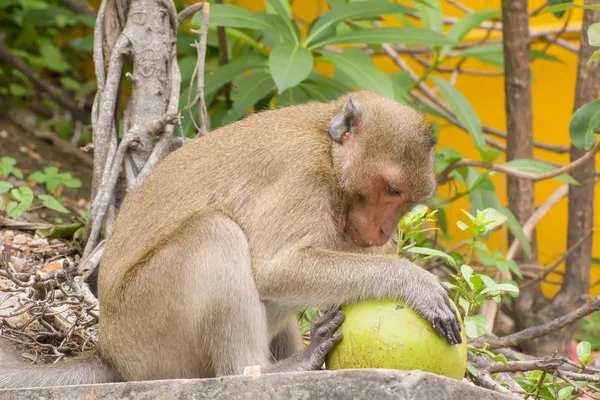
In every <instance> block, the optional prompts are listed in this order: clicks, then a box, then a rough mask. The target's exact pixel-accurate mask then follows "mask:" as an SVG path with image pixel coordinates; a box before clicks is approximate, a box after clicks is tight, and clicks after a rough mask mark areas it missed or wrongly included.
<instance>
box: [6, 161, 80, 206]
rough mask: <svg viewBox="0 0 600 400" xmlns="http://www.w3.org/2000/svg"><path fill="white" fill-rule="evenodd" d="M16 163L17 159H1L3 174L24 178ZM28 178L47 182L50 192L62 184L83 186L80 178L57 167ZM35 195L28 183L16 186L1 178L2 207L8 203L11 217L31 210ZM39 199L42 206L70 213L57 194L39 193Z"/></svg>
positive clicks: (55, 190)
mask: <svg viewBox="0 0 600 400" xmlns="http://www.w3.org/2000/svg"><path fill="white" fill-rule="evenodd" d="M15 165H16V161H15V159H13V158H10V157H2V158H1V159H0V172H1V173H2V176H5V177H6V178H8V176H9V175H12V176H14V177H16V178H18V179H22V178H23V174H22V172H21V170H19V169H17V168H16V167H15ZM27 178H28V181H30V182H36V183H45V186H46V190H48V191H49V192H57V191H58V190H59V189H60V188H61V187H62V186H64V187H67V188H78V187H80V186H81V181H79V179H76V178H73V176H72V175H71V174H70V173H66V172H62V173H61V172H59V170H58V168H56V167H48V168H45V169H44V171H43V172H42V171H36V172H33V173H32V174H31V175H29V176H28V177H27ZM35 197H36V196H35V195H34V193H33V190H31V188H30V187H28V186H26V185H21V186H18V187H15V186H14V184H13V183H12V182H9V181H5V180H0V209H2V207H3V206H4V204H5V203H6V209H5V212H6V215H8V216H9V217H10V218H18V217H19V216H21V214H23V213H24V212H26V211H29V210H31V208H32V207H33V206H35V204H34V200H35ZM5 198H6V201H5ZM37 199H38V200H39V201H40V206H42V207H46V208H48V209H50V210H54V211H57V212H60V213H63V214H69V213H70V211H69V210H68V209H67V208H65V207H64V206H63V205H62V203H61V201H60V200H59V199H57V198H56V197H55V196H51V195H49V194H38V195H37Z"/></svg>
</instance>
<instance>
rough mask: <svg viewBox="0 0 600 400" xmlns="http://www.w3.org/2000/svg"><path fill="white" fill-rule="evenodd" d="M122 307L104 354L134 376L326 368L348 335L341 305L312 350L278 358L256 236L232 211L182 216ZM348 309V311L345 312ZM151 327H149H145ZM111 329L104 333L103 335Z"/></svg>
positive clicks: (318, 328) (319, 326)
mask: <svg viewBox="0 0 600 400" xmlns="http://www.w3.org/2000/svg"><path fill="white" fill-rule="evenodd" d="M123 290H124V291H123V293H122V296H123V298H124V299H127V298H129V299H136V301H135V302H134V301H123V302H121V303H120V304H119V307H120V308H119V312H118V313H116V314H114V313H115V311H113V310H110V309H107V310H106V311H107V312H109V313H110V321H109V320H108V319H105V325H103V326H102V330H101V332H100V336H101V337H103V339H104V342H103V343H102V348H103V354H104V355H105V356H107V358H108V359H109V360H110V361H112V362H113V364H115V366H116V367H117V369H118V370H119V372H120V373H121V374H122V376H124V378H125V379H127V380H144V379H167V378H189V377H210V376H223V375H235V374H242V373H243V371H244V368H245V367H247V366H251V365H260V366H261V367H262V369H263V371H264V372H283V371H306V370H311V369H316V368H319V367H320V366H321V365H322V363H323V361H324V358H325V355H326V354H327V352H328V351H329V349H330V348H331V347H332V346H333V344H334V343H335V342H336V341H338V340H339V339H340V335H339V334H338V335H337V336H334V337H331V334H332V333H333V331H335V329H337V327H338V326H339V324H340V323H341V320H340V319H339V316H338V315H341V314H338V313H337V311H336V312H330V313H329V314H328V316H327V318H322V319H321V320H319V321H317V323H315V324H314V325H315V326H314V329H313V336H312V337H313V341H312V343H311V346H309V348H308V349H306V350H305V351H304V352H302V353H300V354H298V355H295V356H293V357H290V358H288V359H286V360H283V361H281V362H279V363H277V364H272V363H271V359H270V349H269V342H270V339H271V338H270V335H269V333H268V321H267V316H266V311H265V306H264V304H263V303H262V302H261V299H260V296H259V293H258V289H257V287H256V283H255V280H254V275H253V272H252V269H251V257H250V251H249V247H248V242H247V240H246V237H245V235H244V232H243V231H242V230H241V229H240V227H239V226H238V225H237V224H236V223H234V222H233V221H232V220H231V219H229V218H228V217H226V216H225V215H223V214H221V213H218V212H214V211H209V212H205V213H202V214H200V215H196V216H194V217H192V218H189V219H188V220H186V221H184V222H183V223H182V224H181V227H180V229H179V230H178V231H177V233H175V234H173V235H172V236H170V237H169V238H167V239H166V240H165V241H164V242H163V243H162V244H161V246H160V247H157V248H156V249H155V251H154V253H153V254H152V255H151V256H150V257H149V258H148V259H147V260H145V261H144V264H143V266H142V267H140V269H139V270H138V271H137V272H136V273H132V278H130V280H129V281H128V282H127V285H126V286H125V288H124V289H123ZM342 317H343V316H342ZM140 327H144V330H145V332H144V334H140ZM103 335H104V336H103Z"/></svg>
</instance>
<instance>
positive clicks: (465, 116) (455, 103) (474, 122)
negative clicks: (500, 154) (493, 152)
mask: <svg viewBox="0 0 600 400" xmlns="http://www.w3.org/2000/svg"><path fill="white" fill-rule="evenodd" d="M432 78H433V80H434V82H435V84H436V85H437V87H438V89H439V90H440V92H441V93H442V96H444V98H445V99H446V101H447V102H448V105H449V106H450V108H451V109H452V111H453V112H454V114H455V115H456V118H457V119H458V120H459V121H460V123H461V124H463V125H464V126H465V128H466V130H467V131H468V132H469V133H470V134H471V136H472V137H473V140H474V141H475V144H476V145H477V146H478V147H481V148H483V147H485V138H484V136H483V130H482V128H481V122H480V121H479V117H478V116H477V114H476V113H475V110H473V107H471V104H469V101H468V100H467V99H466V98H465V96H463V94H462V93H461V92H459V91H458V89H456V88H455V87H454V86H452V85H451V84H450V83H448V82H447V81H446V80H444V79H442V78H440V77H438V76H434V77H432Z"/></svg>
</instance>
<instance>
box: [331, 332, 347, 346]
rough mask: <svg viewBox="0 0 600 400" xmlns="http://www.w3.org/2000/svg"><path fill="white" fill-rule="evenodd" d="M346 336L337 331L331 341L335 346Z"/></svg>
mask: <svg viewBox="0 0 600 400" xmlns="http://www.w3.org/2000/svg"><path fill="white" fill-rule="evenodd" d="M343 336H344V335H342V332H340V331H336V332H335V333H334V334H333V335H331V341H332V342H333V343H334V344H335V343H338V342H339V341H340V340H342V337H343Z"/></svg>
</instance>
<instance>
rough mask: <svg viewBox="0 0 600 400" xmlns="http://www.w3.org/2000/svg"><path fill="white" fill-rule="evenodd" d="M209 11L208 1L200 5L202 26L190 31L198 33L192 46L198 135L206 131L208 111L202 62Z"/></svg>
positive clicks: (203, 59) (203, 61)
mask: <svg viewBox="0 0 600 400" xmlns="http://www.w3.org/2000/svg"><path fill="white" fill-rule="evenodd" d="M209 13H210V3H204V5H203V6H202V27H201V28H200V31H192V32H194V33H197V34H199V35H200V41H199V42H195V44H194V47H196V50H197V51H198V63H197V64H196V71H197V75H198V81H197V91H196V98H197V99H198V118H200V127H199V128H200V129H199V130H200V132H199V134H200V135H205V134H206V133H207V132H208V111H207V110H206V102H205V101H204V69H205V68H204V64H205V62H206V40H207V38H208V19H209Z"/></svg>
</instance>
